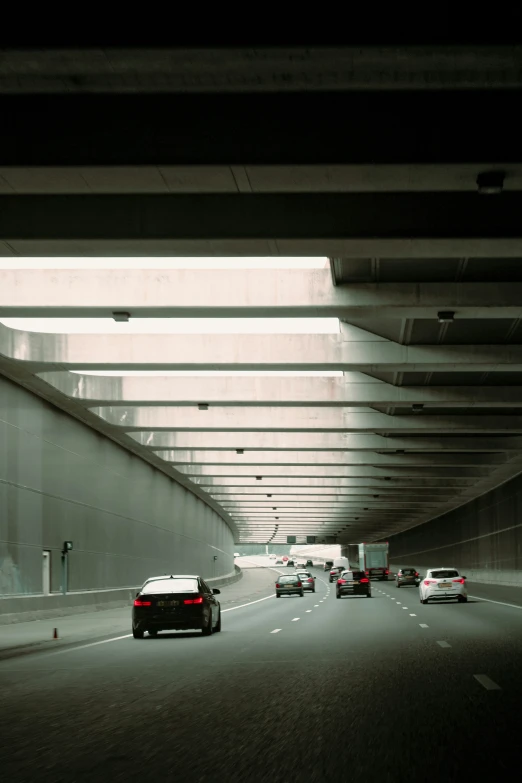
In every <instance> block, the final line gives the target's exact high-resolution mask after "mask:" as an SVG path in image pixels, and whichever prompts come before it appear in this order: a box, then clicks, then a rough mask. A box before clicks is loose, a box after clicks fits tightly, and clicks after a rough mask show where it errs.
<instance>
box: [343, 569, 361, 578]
mask: <svg viewBox="0 0 522 783" xmlns="http://www.w3.org/2000/svg"><path fill="white" fill-rule="evenodd" d="M342 576H343V578H344V579H364V577H365V576H366V574H365V573H364V571H344V572H343V574H342Z"/></svg>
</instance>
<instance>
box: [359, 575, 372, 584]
mask: <svg viewBox="0 0 522 783" xmlns="http://www.w3.org/2000/svg"><path fill="white" fill-rule="evenodd" d="M369 581H370V580H369V579H366V577H364V579H361V580H360V582H361V584H362V585H364V584H366V583H367V582H369Z"/></svg>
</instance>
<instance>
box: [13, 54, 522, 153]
mask: <svg viewBox="0 0 522 783" xmlns="http://www.w3.org/2000/svg"><path fill="white" fill-rule="evenodd" d="M417 51H418V50H417ZM191 56H192V57H193V56H194V55H193V54H192V55H191ZM272 56H273V55H272ZM388 56H389V55H388ZM415 56H416V57H418V56H419V55H418V54H416V55H415ZM420 56H421V58H424V57H425V58H426V59H425V60H424V65H423V67H421V68H420V70H417V67H411V65H410V62H411V60H410V61H408V59H407V58H405V59H404V61H402V60H401V63H402V62H404V65H402V64H401V65H400V66H398V60H397V59H395V60H394V62H393V68H390V67H383V68H380V69H379V68H378V66H376V65H375V64H373V63H372V65H371V66H370V67H369V68H368V58H367V57H366V56H365V57H364V59H365V66H364V80H365V82H366V86H368V82H370V83H371V81H372V75H374V74H375V72H376V71H378V83H379V89H378V90H377V91H368V90H367V89H365V90H362V91H359V90H357V89H355V85H357V78H356V80H355V85H350V88H349V89H350V92H349V105H350V115H351V117H353V118H356V120H357V121H354V122H339V123H337V122H325V121H324V118H325V117H342V116H343V115H344V114H345V113H346V102H347V97H346V92H345V91H344V90H339V89H338V88H339V86H340V85H341V84H343V82H344V83H345V81H344V80H346V79H347V77H348V78H350V77H352V76H353V75H354V71H355V73H358V74H359V78H360V74H361V72H360V70H359V69H358V66H357V65H356V64H355V63H356V61H352V62H351V63H350V64H349V65H348V66H347V70H345V69H344V67H343V66H344V65H345V64H346V58H347V52H346V51H345V52H344V53H343V55H342V57H341V59H339V60H335V55H334V53H333V52H332V54H331V55H329V58H330V62H331V67H321V69H320V79H321V83H320V85H319V86H318V87H315V88H314V87H313V85H314V76H313V75H312V76H311V78H310V81H308V78H309V77H310V74H309V73H307V71H308V69H309V68H310V63H311V61H310V50H307V53H306V58H305V60H304V62H303V60H302V59H301V58H299V59H298V60H294V61H293V63H292V64H291V65H290V66H289V67H290V68H291V70H290V73H291V74H292V76H291V77H290V79H289V80H288V81H287V79H288V71H287V68H286V63H285V64H284V65H283V66H282V61H281V60H279V62H278V63H277V65H276V66H275V70H274V73H275V74H277V73H281V71H282V72H283V73H284V78H283V79H282V78H277V77H276V78H275V79H274V78H273V74H270V76H269V72H267V70H266V61H265V62H263V63H260V62H259V59H260V55H259V54H254V57H255V58H257V63H256V59H254V61H253V62H254V63H256V66H255V72H256V73H255V79H251V78H246V73H247V71H245V70H244V69H245V67H246V68H247V69H249V71H250V73H252V71H251V70H250V69H251V68H252V66H251V65H250V64H248V63H250V62H251V60H250V56H249V58H248V61H247V64H245V60H244V59H243V62H242V63H241V69H240V71H239V72H238V70H237V67H236V69H234V71H233V73H232V74H231V73H230V72H227V82H228V79H229V78H230V80H231V81H230V83H231V84H232V85H234V84H236V85H237V83H238V81H239V80H240V81H241V82H242V84H243V85H244V86H246V87H247V88H248V91H249V93H250V94H245V95H237V94H236V95H223V94H215V95H210V94H208V93H207V92H206V91H205V93H204V94H199V95H194V94H193V95H187V94H185V95H180V94H177V95H176V96H173V95H172V94H160V93H161V91H162V90H164V89H165V84H167V85H168V86H169V92H171V91H172V82H173V76H174V74H175V71H174V74H173V73H172V71H170V66H169V76H170V80H169V79H167V80H166V82H165V81H162V80H161V79H159V78H158V79H154V82H153V84H154V91H155V93H156V94H154V95H139V94H136V93H135V94H132V95H121V94H120V95H117V94H112V95H98V94H92V93H91V94H85V87H83V86H82V85H84V84H85V82H83V80H82V82H81V85H79V84H78V81H77V80H76V84H75V85H74V90H75V91H81V92H82V93H83V94H81V95H72V94H68V95H59V94H52V93H51V94H49V93H48V92H47V93H46V94H45V95H40V96H38V95H34V94H31V95H11V96H10V95H3V96H2V103H3V108H4V113H5V116H8V117H9V122H8V123H2V125H1V127H0V150H1V154H0V165H3V166H24V167H27V166H57V165H58V166H64V167H71V166H96V167H108V166H109V167H110V166H129V165H140V166H144V165H158V164H161V165H164V166H165V165H169V166H173V165H174V166H175V165H178V166H184V167H189V166H202V165H227V164H228V165H230V164H232V165H234V164H237V165H269V164H270V165H281V164H294V165H295V164H308V165H310V164H321V163H322V164H330V165H331V164H332V163H337V164H349V163H353V164H355V163H357V164H361V163H367V164H373V165H378V164H390V163H410V164H412V163H419V164H439V165H444V164H448V163H457V162H467V163H481V164H482V165H484V164H493V163H497V164H498V163H500V162H502V163H509V162H510V161H511V162H517V161H520V129H519V127H518V124H517V123H502V122H499V117H511V116H516V112H517V110H518V107H519V94H518V91H517V90H516V89H510V88H511V87H512V85H513V82H512V81H511V80H512V79H513V78H514V79H515V82H514V83H515V84H518V82H519V80H520V76H519V73H520V67H519V65H518V60H519V55H518V53H517V54H516V55H515V58H514V54H513V49H512V48H511V47H510V51H509V53H508V59H509V66H508V67H507V68H506V70H505V71H503V68H502V65H503V64H504V63H505V62H506V53H503V54H502V56H501V57H498V56H497V55H494V56H493V57H491V56H488V57H487V58H484V59H481V55H479V54H477V56H476V58H474V57H473V55H470V53H469V48H468V51H462V50H461V52H460V53H457V52H454V51H452V52H451V55H450V56H451V58H453V57H455V58H456V59H455V60H454V63H455V64H449V63H448V62H447V58H448V54H444V55H443V58H444V59H446V63H445V65H444V67H443V68H440V69H439V67H438V64H439V62H440V60H437V59H435V61H433V62H432V61H430V60H429V57H430V54H429V53H428V52H427V53H426V54H421V55H420ZM381 57H384V58H386V54H385V53H382V50H381V53H380V54H379V57H378V58H377V59H376V61H375V63H379V62H382V60H380V58H381ZM461 58H462V59H461ZM31 59H32V53H31ZM370 59H371V58H370ZM472 59H474V63H471V60H472ZM359 62H361V60H359ZM461 62H465V63H466V65H465V67H463V68H459V67H458V66H457V65H456V64H457V63H458V64H459V66H460V63H461ZM296 63H299V69H300V68H301V66H302V65H303V66H304V68H305V70H304V71H299V76H298V79H299V80H302V81H304V80H305V78H306V81H307V83H306V84H302V81H301V83H300V84H299V82H298V86H299V88H300V91H299V92H290V93H288V92H285V93H284V94H282V93H281V90H286V89H288V87H291V89H292V90H293V91H295V90H296V82H295V80H294V79H295V76H296V71H297V70H298V68H297V67H296ZM340 63H342V65H340ZM470 63H471V67H470ZM18 67H20V66H18ZM58 67H59V69H60V70H59V71H58V73H60V72H61V73H63V72H64V66H63V65H60V66H58ZM313 67H314V69H316V68H317V60H316V61H315V63H314V64H313ZM426 68H427V70H428V73H429V78H427V79H425V78H423V76H424V74H425V73H426V70H425V69H426ZM206 69H207V70H206V79H204V80H202V84H203V85H207V84H209V85H212V86H211V87H209V89H216V87H217V88H218V89H219V93H222V92H223V89H224V80H223V73H222V71H221V68H220V67H218V68H217V69H216V66H215V65H213V67H212V69H211V70H210V72H209V70H208V60H207V63H206ZM259 69H262V70H261V72H259ZM484 71H486V73H487V77H486V76H485V75H484ZM134 73H136V72H134ZM316 73H317V71H316ZM15 74H16V71H15ZM15 74H12V75H11V77H10V81H11V84H13V83H14V84H15V85H17V89H23V86H24V79H20V80H19V79H18V78H15ZM234 74H235V78H234ZM328 74H331V76H328ZM514 74H516V76H513V75H514ZM20 75H21V74H20ZM54 75H56V71H54ZM70 75H71V74H70V73H69V77H70ZM75 75H76V74H75ZM7 76H9V72H7V73H6V74H5V75H4V78H5V77H7ZM35 76H36V77H37V74H33V73H32V74H31V91H32V90H34V89H37V88H38V81H39V80H38V78H37V79H36V82H35V81H33V80H34V78H35ZM238 77H240V79H238ZM267 77H268V78H267ZM26 78H27V77H26ZM125 78H126V80H127V78H132V83H133V84H134V85H136V82H137V81H138V80H137V79H136V78H135V76H134V78H133V77H132V76H131V74H127V73H126V76H125ZM410 78H411V80H412V81H411V85H414V86H415V87H416V88H418V87H419V86H421V90H418V91H417V90H416V92H415V94H414V95H412V93H411V92H410V90H409V89H407V88H405V84H406V82H407V81H408V80H409V79H410ZM324 79H327V81H326V82H325V81H324ZM328 79H332V82H335V89H334V90H331V91H330V92H325V90H326V89H327V85H328V84H329V82H328ZM245 80H246V82H245ZM446 80H447V81H446ZM490 80H493V84H495V83H496V84H498V85H500V84H501V83H504V84H505V86H506V87H508V89H503V90H501V91H500V92H496V91H495V90H492V89H488V90H484V89H483V85H484V83H486V82H487V83H488V86H489V84H490ZM504 80H506V81H504ZM72 81H73V80H72V79H71V78H69V79H68V82H69V84H70V83H71V82H72ZM93 81H95V82H97V84H98V86H97V87H96V90H97V91H98V90H99V89H100V88H102V89H103V90H107V89H109V85H111V86H113V87H116V86H118V87H119V89H120V91H121V82H120V81H119V79H118V74H117V73H113V72H111V74H110V76H109V77H108V78H104V77H103V76H102V75H101V74H100V73H99V72H96V71H95V72H94V73H93V71H92V70H90V72H89V74H88V80H87V85H88V84H89V83H91V84H92V83H93ZM471 81H474V83H475V84H477V83H478V84H479V85H480V87H479V88H478V89H467V90H462V89H456V90H455V89H453V90H452V91H450V92H448V91H447V89H429V88H428V86H429V85H433V87H439V86H440V85H441V83H442V82H446V84H447V85H453V86H454V88H455V86H457V85H458V86H459V87H469V86H470V82H471ZM187 82H188V85H187ZM194 82H195V74H193V73H192V72H191V73H190V74H187V71H186V69H185V68H184V70H183V79H182V81H181V84H180V87H181V89H183V91H185V90H188V91H190V92H192V91H194V89H195V85H194ZM267 82H269V83H270V86H271V88H273V87H274V86H275V87H276V88H277V93H276V94H266V95H260V94H259V93H258V94H252V93H253V91H254V90H258V89H259V87H258V86H256V85H261V86H263V85H266V84H267ZM25 83H27V82H25ZM147 83H149V84H150V72H149V80H148V79H147V78H145V74H143V73H141V74H140V78H139V88H138V89H139V90H140V91H142V90H143V89H144V87H145V85H147ZM392 83H393V84H394V88H393V89H392V90H390V91H389V92H388V93H387V94H385V93H383V91H382V90H383V89H384V88H386V86H387V85H388V86H389V85H390V84H392ZM41 84H42V81H41V80H40V85H41ZM69 84H68V87H69ZM330 84H331V82H330ZM381 85H382V86H381ZM395 85H398V86H399V87H400V89H399V90H397V89H396V87H395ZM408 86H409V85H408ZM71 87H72V85H71ZM303 88H304V89H305V90H307V92H304V91H303ZM311 88H312V90H311ZM55 89H57V88H56V79H55V80H54V83H53V91H54V90H55ZM227 89H228V88H227ZM36 115H42V116H43V115H45V117H46V123H45V128H42V132H41V133H38V134H35V133H34V128H33V122H34V117H35V116H36ZM100 117H103V123H100ZM477 117H480V123H479V124H477ZM64 128H67V134H64V133H63V129H64ZM209 128H211V129H212V133H211V137H210V138H209V133H208V129H209ZM145 138H146V139H147V143H146V144H144V143H143V139H145Z"/></svg>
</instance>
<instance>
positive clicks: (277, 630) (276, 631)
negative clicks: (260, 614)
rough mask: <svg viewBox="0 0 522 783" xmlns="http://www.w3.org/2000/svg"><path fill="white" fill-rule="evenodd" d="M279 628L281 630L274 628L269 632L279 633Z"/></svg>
mask: <svg viewBox="0 0 522 783" xmlns="http://www.w3.org/2000/svg"><path fill="white" fill-rule="evenodd" d="M281 630H282V628H274V630H273V631H270V633H279V631H281Z"/></svg>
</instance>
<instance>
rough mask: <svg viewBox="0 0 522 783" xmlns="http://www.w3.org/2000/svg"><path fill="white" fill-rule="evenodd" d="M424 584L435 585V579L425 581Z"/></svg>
mask: <svg viewBox="0 0 522 783" xmlns="http://www.w3.org/2000/svg"><path fill="white" fill-rule="evenodd" d="M424 584H425V585H436V584H437V582H436V581H435V579H425V580H424Z"/></svg>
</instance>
